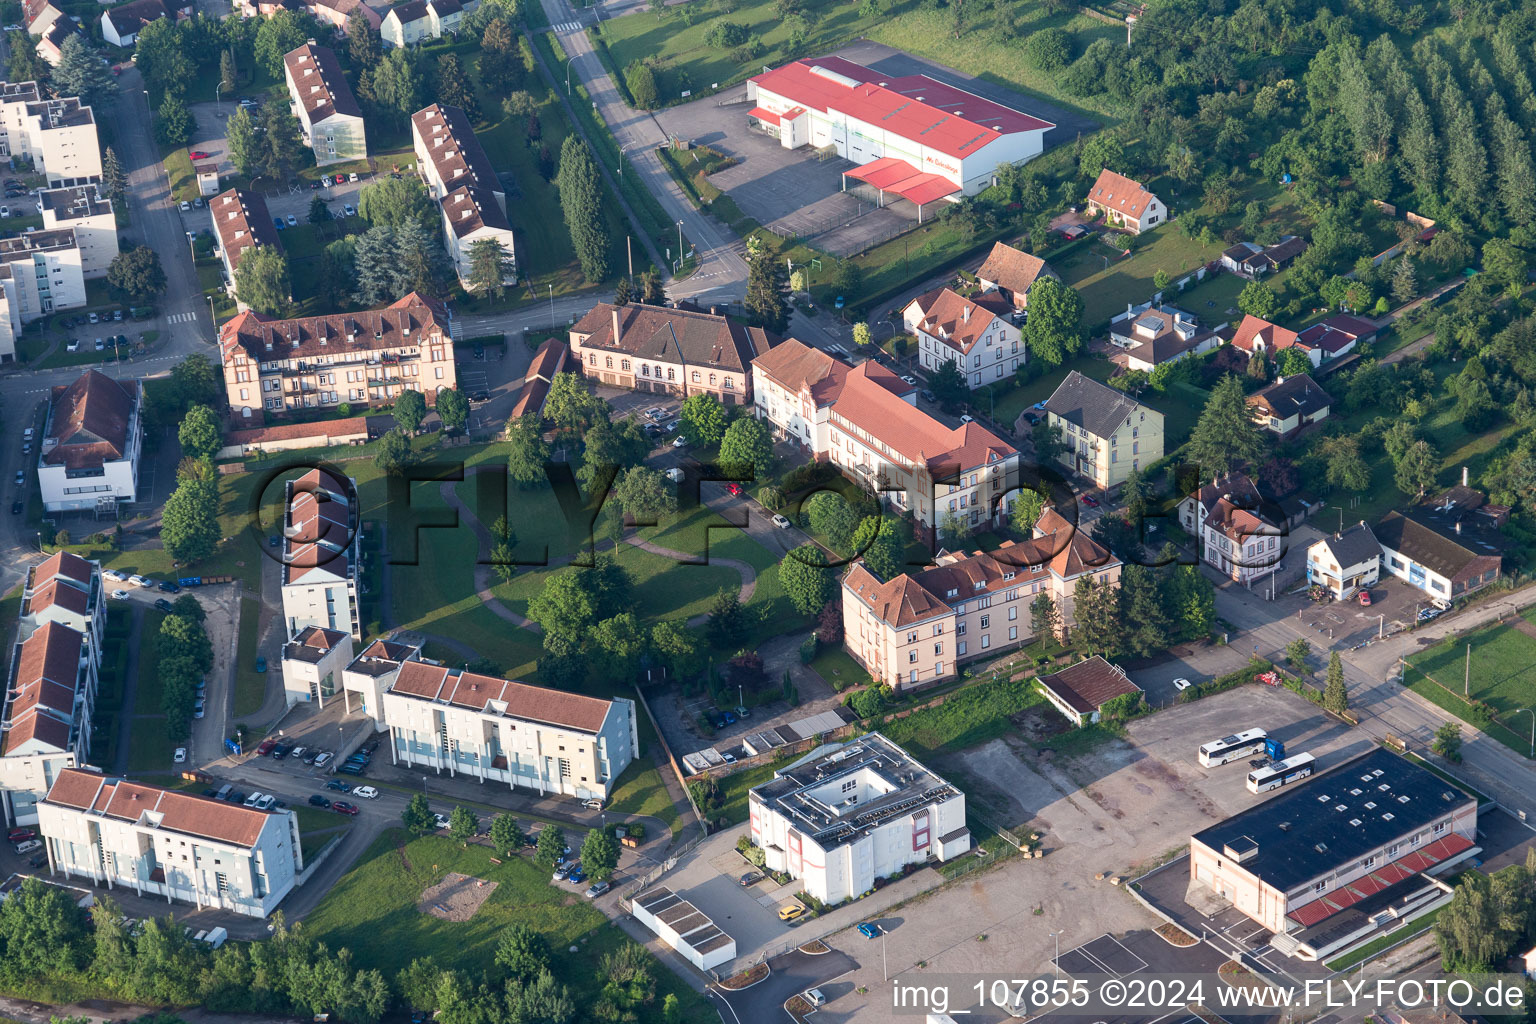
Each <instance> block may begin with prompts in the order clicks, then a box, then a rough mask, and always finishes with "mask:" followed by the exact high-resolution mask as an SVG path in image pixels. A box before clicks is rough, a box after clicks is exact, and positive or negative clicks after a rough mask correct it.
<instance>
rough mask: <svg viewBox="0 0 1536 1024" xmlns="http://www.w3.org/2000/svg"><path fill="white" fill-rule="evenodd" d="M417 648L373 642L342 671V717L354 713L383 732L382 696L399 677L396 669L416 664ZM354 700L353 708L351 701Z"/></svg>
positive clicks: (394, 641)
mask: <svg viewBox="0 0 1536 1024" xmlns="http://www.w3.org/2000/svg"><path fill="white" fill-rule="evenodd" d="M420 660H421V648H419V647H413V646H411V645H410V644H407V643H402V642H400V641H398V640H390V639H383V640H374V641H372V642H370V643H369V644H368V645H367V646H366V647H364V648H363V649H362V652H361V653H359V654H358V656H357V657H355V658H353V659H352V661H351V662H350V663H349V664H348V665H347V667H346V668H344V669H342V672H341V685H342V692H341V698H342V701H343V704H344V707H345V713H346V714H349V715H350V714H352V713H353V712H354V711H356V712H360V713H362V714H365V715H367V716H368V717H369V718H372V719H373V721H374V725H375V727H376V728H377V729H378V730H379V731H383V729H384V727H385V723H384V692H385V691H386V690H388V689H389V687H390V685H391V684H392V683H393V682H394V681H395V676H397V675H399V673H400V666H401V665H403V664H404V663H405V662H407V661H420ZM354 699H355V700H356V702H357V703H356V705H355V706H354V704H353V701H354Z"/></svg>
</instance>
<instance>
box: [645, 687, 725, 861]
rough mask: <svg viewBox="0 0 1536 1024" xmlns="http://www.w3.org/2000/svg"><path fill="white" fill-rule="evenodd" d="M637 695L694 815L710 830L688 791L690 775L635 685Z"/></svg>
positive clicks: (703, 826) (648, 703) (701, 825)
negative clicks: (687, 774)
mask: <svg viewBox="0 0 1536 1024" xmlns="http://www.w3.org/2000/svg"><path fill="white" fill-rule="evenodd" d="M635 697H636V698H637V699H638V700H639V701H640V706H641V707H642V708H644V709H645V717H646V718H648V719H650V722H651V731H652V732H654V733H655V734H656V742H657V743H659V744H660V745H661V750H662V753H664V754H666V755H667V764H668V765H670V766H671V767H672V775H673V776H674V777H675V778H676V779H677V782H678V785H680V786H682V787H683V796H685V797H686V798H687V799H688V806H689V807H692V808H693V817H694V819H695V820H696V821H698V823H699V825H700V827H702V828H704V829H705V830H706V831H707V830H708V826H707V825H706V823H705V820H704V815H703V814H701V813H700V812H699V805H698V804H696V803H694V802H693V794H692V793H691V792H689V791H688V777H687V776H686V775H684V774H683V769H682V766H681V765H679V764H678V763H677V758H675V757H673V756H672V748H671V746H669V745H668V744H667V740H666V737H665V736H663V735H662V732H661V726H659V725H657V724H656V716H655V715H654V714H652V713H651V705H650V702H649V701H647V700H646V699H645V693H644V692H643V691H642V690H641V689H640V687H638V686H637V687H635Z"/></svg>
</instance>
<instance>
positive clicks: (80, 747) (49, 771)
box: [0, 551, 106, 826]
mask: <svg viewBox="0 0 1536 1024" xmlns="http://www.w3.org/2000/svg"><path fill="white" fill-rule="evenodd" d="M105 603H106V602H105V595H104V592H103V589H102V585H101V576H100V571H99V567H98V566H97V565H96V564H95V563H94V562H87V561H86V560H85V559H83V558H81V557H80V556H78V555H74V554H70V553H69V552H67V551H60V552H58V553H56V554H54V555H52V556H51V557H49V558H48V559H47V560H45V561H43V562H41V563H39V564H38V565H34V566H31V567H29V568H28V569H27V577H26V580H25V581H24V583H23V587H22V597H21V611H20V615H19V618H18V621H17V630H16V641H15V646H14V647H13V649H12V651H11V657H10V662H9V665H8V673H7V685H6V688H5V711H4V731H3V733H0V799H3V800H4V804H5V820H6V822H7V823H8V824H10V825H12V826H16V825H33V824H36V823H37V806H36V805H37V803H38V801H40V800H42V799H43V797H45V796H46V795H47V793H48V789H49V787H50V786H52V785H53V782H54V780H55V779H56V778H58V777H59V774H60V773H61V772H62V771H63V770H64V769H65V768H69V767H73V766H76V765H81V764H84V763H85V762H86V759H87V757H88V756H89V753H90V741H91V713H92V711H93V709H94V707H95V702H96V688H97V674H98V671H99V669H100V666H101V637H102V630H103V628H104V626H105V622H106V608H105Z"/></svg>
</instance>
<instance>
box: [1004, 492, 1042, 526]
mask: <svg viewBox="0 0 1536 1024" xmlns="http://www.w3.org/2000/svg"><path fill="white" fill-rule="evenodd" d="M1048 504H1050V502H1049V501H1048V500H1047V499H1046V496H1045V495H1044V494H1042V493H1041V492H1039V491H1037V490H1035V489H1034V488H1032V487H1024V488H1021V489H1020V490H1019V493H1018V494H1017V495H1015V496H1014V499H1013V507H1012V508H1010V509H1009V510H1008V522H1009V524H1010V525H1011V526H1012V527H1013V528H1014V529H1015V530H1017V531H1019V532H1020V533H1022V534H1023V535H1024V536H1026V537H1032V536H1034V532H1035V524H1036V523H1038V522H1039V521H1040V516H1041V515H1042V514H1044V512H1045V507H1046V506H1047V505H1048Z"/></svg>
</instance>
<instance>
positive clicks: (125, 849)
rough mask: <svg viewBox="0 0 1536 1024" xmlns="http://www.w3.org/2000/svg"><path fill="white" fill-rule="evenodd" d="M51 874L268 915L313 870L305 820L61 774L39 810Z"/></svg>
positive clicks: (96, 775)
mask: <svg viewBox="0 0 1536 1024" xmlns="http://www.w3.org/2000/svg"><path fill="white" fill-rule="evenodd" d="M38 831H39V832H41V833H42V836H43V841H44V845H45V848H46V850H47V853H48V866H49V868H50V869H51V870H52V871H54V872H56V873H58V874H62V875H64V877H65V878H79V879H89V880H90V881H91V882H92V883H93V884H95V885H100V886H106V887H107V888H108V889H121V890H123V891H125V892H131V893H133V894H134V895H136V896H141V897H142V896H156V897H163V898H164V899H165V901H166V902H167V903H169V902H171V901H172V900H180V901H181V902H184V903H191V904H193V905H194V906H196V907H197V908H198V909H209V910H227V911H232V912H234V913H236V914H244V915H246V916H248V917H266V916H268V915H269V914H271V913H272V911H274V910H276V909H277V906H278V904H279V903H281V902H282V901H283V897H285V896H287V895H288V893H289V892H290V891H291V890H292V889H293V887H294V885H295V884H296V883H297V881H298V877H299V872H300V871H302V870H303V867H304V854H303V851H302V849H301V847H300V845H299V824H298V817H297V815H295V814H294V812H293V811H291V810H287V809H283V810H258V809H256V808H254V807H243V806H240V805H238V804H231V803H227V802H225V801H223V800H214V799H212V798H210V797H205V796H199V795H197V794H194V793H183V792H180V791H177V790H171V789H161V788H160V787H159V786H150V785H146V784H144V783H139V782H129V781H127V780H126V779H116V778H112V777H110V776H106V775H103V774H101V773H100V772H97V771H87V770H83V769H80V768H69V769H66V770H64V771H62V772H60V773H59V776H58V778H57V779H55V780H54V782H53V784H52V786H51V787H50V788H49V790H48V796H47V799H45V800H44V801H42V803H40V804H38Z"/></svg>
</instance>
